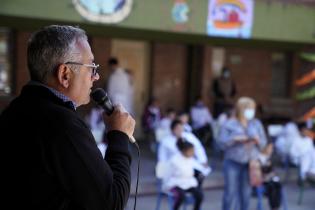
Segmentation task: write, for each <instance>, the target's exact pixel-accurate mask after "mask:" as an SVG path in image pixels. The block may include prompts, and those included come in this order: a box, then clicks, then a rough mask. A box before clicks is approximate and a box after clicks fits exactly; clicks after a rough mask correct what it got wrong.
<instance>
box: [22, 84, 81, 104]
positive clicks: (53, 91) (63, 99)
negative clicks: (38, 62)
mask: <svg viewBox="0 0 315 210" xmlns="http://www.w3.org/2000/svg"><path fill="white" fill-rule="evenodd" d="M28 84H29V85H37V86H42V87H45V88H47V89H48V90H50V91H51V92H52V93H53V94H54V95H55V96H56V97H57V98H60V99H61V100H62V101H63V102H70V103H71V105H72V107H73V108H74V109H76V108H77V105H76V103H75V102H74V101H72V100H71V99H70V98H69V97H68V96H66V95H64V94H63V93H61V92H59V91H58V90H55V89H54V88H51V87H48V86H47V85H44V84H43V83H40V82H37V81H30V82H29V83H28Z"/></svg>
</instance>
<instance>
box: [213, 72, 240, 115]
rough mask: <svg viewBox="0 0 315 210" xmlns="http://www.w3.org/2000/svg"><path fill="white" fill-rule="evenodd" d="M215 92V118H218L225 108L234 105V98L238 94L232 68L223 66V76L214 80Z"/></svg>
mask: <svg viewBox="0 0 315 210" xmlns="http://www.w3.org/2000/svg"><path fill="white" fill-rule="evenodd" d="M212 91H213V94H214V112H213V115H214V118H217V117H218V116H219V115H220V114H221V113H222V112H224V110H226V109H227V108H229V107H233V103H234V102H233V98H234V96H235V95H236V91H237V90H236V85H235V82H234V81H233V79H232V77H231V70H230V69H229V68H228V67H223V69H222V72H221V76H220V77H218V78H216V79H215V80H214V81H213V87H212Z"/></svg>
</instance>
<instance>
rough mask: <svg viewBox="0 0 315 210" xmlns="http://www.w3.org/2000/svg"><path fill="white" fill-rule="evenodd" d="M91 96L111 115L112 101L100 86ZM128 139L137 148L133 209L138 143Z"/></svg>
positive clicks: (131, 138) (130, 138)
mask: <svg viewBox="0 0 315 210" xmlns="http://www.w3.org/2000/svg"><path fill="white" fill-rule="evenodd" d="M90 95H91V98H92V99H93V100H94V101H95V102H96V103H97V104H98V105H99V106H101V107H102V108H103V109H104V111H105V113H106V114H107V115H111V114H112V113H113V111H114V106H113V104H112V102H111V101H110V99H109V97H108V95H107V93H106V92H105V91H104V90H103V89H102V88H96V89H95V90H94V91H92V93H91V94H90ZM129 140H130V142H131V143H133V144H134V145H136V147H137V150H138V167H137V183H136V195H135V203H134V206H133V207H134V208H133V209H134V210H136V208H137V195H138V185H139V171H140V148H139V145H138V144H137V142H136V139H135V138H134V137H133V136H129Z"/></svg>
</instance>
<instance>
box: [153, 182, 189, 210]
mask: <svg viewBox="0 0 315 210" xmlns="http://www.w3.org/2000/svg"><path fill="white" fill-rule="evenodd" d="M161 186H162V181H161V180H159V179H158V181H157V188H158V196H157V202H156V207H155V210H160V206H161V202H162V199H163V198H167V202H168V207H169V210H173V206H174V195H173V193H172V192H164V191H162V189H161ZM194 203H195V199H194V197H193V196H192V195H191V194H190V193H186V194H185V199H184V202H183V210H186V209H187V206H188V205H193V204H194Z"/></svg>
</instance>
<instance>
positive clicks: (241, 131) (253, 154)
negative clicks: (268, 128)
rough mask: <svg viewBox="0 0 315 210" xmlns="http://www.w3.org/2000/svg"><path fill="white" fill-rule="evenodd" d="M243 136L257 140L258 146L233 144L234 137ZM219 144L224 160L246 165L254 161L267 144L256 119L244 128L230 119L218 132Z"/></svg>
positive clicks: (261, 126)
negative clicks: (222, 150)
mask: <svg viewBox="0 0 315 210" xmlns="http://www.w3.org/2000/svg"><path fill="white" fill-rule="evenodd" d="M239 136H245V137H248V138H253V137H255V138H258V142H259V143H258V145H252V144H251V145H249V144H235V137H239ZM218 140H219V144H220V146H221V147H222V148H223V149H224V154H225V155H224V156H225V158H226V159H229V160H233V161H235V162H238V163H248V162H249V160H251V159H256V158H257V157H258V154H259V152H260V150H261V149H263V148H264V147H265V146H266V144H267V138H266V134H265V130H264V128H263V125H262V123H261V122H260V121H259V120H258V119H253V120H251V121H249V122H248V125H247V127H244V126H243V125H242V124H241V123H240V122H239V121H238V120H237V119H230V120H228V121H227V122H226V123H225V124H224V125H222V128H221V129H220V131H219V137H218Z"/></svg>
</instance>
